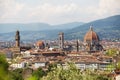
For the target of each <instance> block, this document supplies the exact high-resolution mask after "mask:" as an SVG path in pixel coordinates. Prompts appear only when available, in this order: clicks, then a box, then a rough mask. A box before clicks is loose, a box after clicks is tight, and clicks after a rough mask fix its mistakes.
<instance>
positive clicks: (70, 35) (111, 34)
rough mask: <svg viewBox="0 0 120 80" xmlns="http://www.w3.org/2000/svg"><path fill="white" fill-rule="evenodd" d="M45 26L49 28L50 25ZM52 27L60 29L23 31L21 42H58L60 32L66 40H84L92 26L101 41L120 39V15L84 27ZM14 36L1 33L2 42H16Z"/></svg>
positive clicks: (78, 25) (64, 25)
mask: <svg viewBox="0 0 120 80" xmlns="http://www.w3.org/2000/svg"><path fill="white" fill-rule="evenodd" d="M45 25H48V26H49V24H45ZM50 26H51V25H50ZM52 26H58V28H51V29H48V28H47V29H45V30H39V29H38V30H37V31H33V29H32V30H29V31H21V32H20V34H21V40H46V39H47V40H48V39H49V40H57V38H58V33H59V32H64V34H65V39H66V40H71V39H80V40H83V37H84V35H85V33H86V32H87V31H88V30H89V27H90V26H93V30H94V31H95V32H96V33H97V34H98V35H99V37H100V39H120V15H115V16H110V17H107V18H104V19H99V20H95V21H92V22H89V23H84V24H82V25H81V24H79V22H76V23H72V24H70V23H68V24H62V25H52ZM69 26H70V27H69ZM33 28H34V27H33ZM14 36H15V31H14V32H11V33H1V34H0V40H14Z"/></svg>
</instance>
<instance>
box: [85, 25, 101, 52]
mask: <svg viewBox="0 0 120 80" xmlns="http://www.w3.org/2000/svg"><path fill="white" fill-rule="evenodd" d="M99 41H100V39H99V36H98V34H97V33H96V32H94V31H93V28H92V27H90V29H89V31H88V32H87V33H86V34H85V36H84V46H85V50H87V51H101V50H102V46H101V45H100V43H99Z"/></svg>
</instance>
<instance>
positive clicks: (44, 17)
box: [0, 0, 120, 24]
mask: <svg viewBox="0 0 120 80" xmlns="http://www.w3.org/2000/svg"><path fill="white" fill-rule="evenodd" d="M18 1H19V0H0V11H1V12H0V22H23V23H26V22H45V23H50V24H60V23H67V22H75V21H82V22H88V21H91V20H95V19H99V18H103V17H106V16H111V15H115V14H120V6H119V3H120V0H99V1H98V2H94V4H95V5H93V4H92V5H91V4H90V3H87V0H86V3H85V1H84V3H80V1H81V2H82V0H80V1H79V0H75V1H74V0H73V1H72V0H71V2H68V0H65V1H64V0H63V1H60V4H59V1H57V2H55V1H54V0H51V1H49V0H48V1H46V0H38V1H36V2H37V3H36V2H35V1H34V4H32V2H33V0H27V2H25V1H24V0H23V1H22V2H18ZM30 1H32V2H31V3H30ZM28 2H29V3H28ZM35 3H36V4H35ZM38 3H40V4H38ZM91 3H92V1H91Z"/></svg>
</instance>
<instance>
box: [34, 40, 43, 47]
mask: <svg viewBox="0 0 120 80" xmlns="http://www.w3.org/2000/svg"><path fill="white" fill-rule="evenodd" d="M36 46H38V47H41V46H44V42H43V41H37V43H36Z"/></svg>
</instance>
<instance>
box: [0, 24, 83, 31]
mask: <svg viewBox="0 0 120 80" xmlns="http://www.w3.org/2000/svg"><path fill="white" fill-rule="evenodd" d="M82 24H84V23H83V22H72V23H66V24H60V25H50V24H46V23H24V24H23V23H1V24H0V33H8V32H13V31H16V30H20V31H43V30H54V29H71V28H75V27H77V26H79V25H82Z"/></svg>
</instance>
